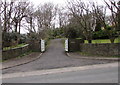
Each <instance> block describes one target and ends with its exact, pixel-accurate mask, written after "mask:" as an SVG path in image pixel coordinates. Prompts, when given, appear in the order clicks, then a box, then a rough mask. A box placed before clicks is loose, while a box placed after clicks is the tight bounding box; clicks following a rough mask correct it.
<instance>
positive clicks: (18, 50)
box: [2, 44, 29, 60]
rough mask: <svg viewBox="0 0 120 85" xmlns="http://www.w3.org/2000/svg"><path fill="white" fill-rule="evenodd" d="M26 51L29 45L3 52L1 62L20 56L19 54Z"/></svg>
mask: <svg viewBox="0 0 120 85" xmlns="http://www.w3.org/2000/svg"><path fill="white" fill-rule="evenodd" d="M28 51H29V44H27V45H25V46H24V47H19V48H13V49H9V50H3V51H2V60H7V59H11V58H15V57H17V56H20V55H21V54H24V53H25V52H28Z"/></svg>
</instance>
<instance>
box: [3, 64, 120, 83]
mask: <svg viewBox="0 0 120 85" xmlns="http://www.w3.org/2000/svg"><path fill="white" fill-rule="evenodd" d="M70 69H71V71H66V70H65V69H62V71H61V72H59V71H58V72H55V70H51V71H49V72H48V74H42V75H41V73H42V72H33V74H32V73H31V74H30V75H29V76H27V75H28V74H29V73H25V75H26V76H25V75H24V77H19V76H21V75H18V74H11V76H14V75H15V76H16V75H18V76H16V77H10V75H7V76H8V78H5V79H3V83H118V65H113V64H110V65H109V66H108V65H107V64H106V65H103V66H102V65H101V66H100V65H98V66H90V67H83V68H82V69H81V68H79V69H78V67H76V68H68V70H70ZM51 72H52V73H51ZM23 74H24V73H23ZM34 74H35V75H34ZM36 74H37V75H36Z"/></svg>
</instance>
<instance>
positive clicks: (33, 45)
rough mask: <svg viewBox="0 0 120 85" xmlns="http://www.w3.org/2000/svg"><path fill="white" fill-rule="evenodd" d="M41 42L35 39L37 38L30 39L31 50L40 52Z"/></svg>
mask: <svg viewBox="0 0 120 85" xmlns="http://www.w3.org/2000/svg"><path fill="white" fill-rule="evenodd" d="M40 43H41V41H35V40H31V41H29V48H30V50H32V51H37V52H40V51H41V46H40Z"/></svg>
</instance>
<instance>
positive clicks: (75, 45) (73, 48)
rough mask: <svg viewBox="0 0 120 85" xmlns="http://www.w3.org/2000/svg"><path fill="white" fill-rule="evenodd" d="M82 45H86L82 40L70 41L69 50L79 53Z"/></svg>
mask: <svg viewBox="0 0 120 85" xmlns="http://www.w3.org/2000/svg"><path fill="white" fill-rule="evenodd" d="M80 43H84V40H82V39H68V50H69V52H74V51H79V49H80V46H79V44H80Z"/></svg>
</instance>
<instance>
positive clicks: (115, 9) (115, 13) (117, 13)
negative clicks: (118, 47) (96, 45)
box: [104, 0, 120, 43]
mask: <svg viewBox="0 0 120 85" xmlns="http://www.w3.org/2000/svg"><path fill="white" fill-rule="evenodd" d="M104 2H105V3H106V5H107V7H108V9H109V10H110V12H111V17H110V19H109V21H110V22H111V24H112V28H111V30H110V31H109V30H107V31H108V35H109V38H110V41H111V43H114V40H115V37H116V31H117V30H120V25H119V24H120V20H119V17H120V5H119V3H120V1H119V3H118V4H117V2H116V1H114V0H110V1H109V2H106V1H104Z"/></svg>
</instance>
